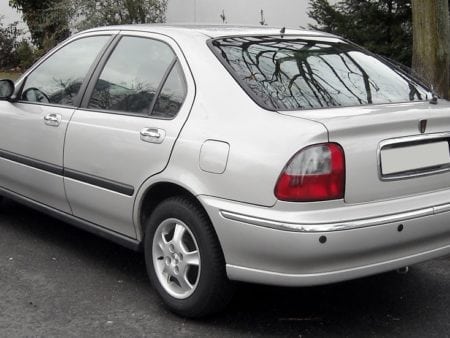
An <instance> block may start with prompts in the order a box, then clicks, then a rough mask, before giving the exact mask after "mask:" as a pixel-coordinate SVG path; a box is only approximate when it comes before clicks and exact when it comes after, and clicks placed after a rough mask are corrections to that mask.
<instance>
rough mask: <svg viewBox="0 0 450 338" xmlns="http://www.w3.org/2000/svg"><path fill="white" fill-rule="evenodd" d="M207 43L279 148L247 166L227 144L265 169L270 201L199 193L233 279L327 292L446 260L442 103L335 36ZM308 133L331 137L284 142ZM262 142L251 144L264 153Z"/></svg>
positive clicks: (445, 109)
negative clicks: (335, 285) (323, 287)
mask: <svg viewBox="0 0 450 338" xmlns="http://www.w3.org/2000/svg"><path fill="white" fill-rule="evenodd" d="M208 44H209V47H210V49H211V50H212V52H213V53H214V54H215V55H216V57H217V59H218V61H220V62H222V67H224V68H225V69H227V71H228V72H229V74H228V75H231V76H232V77H233V78H234V80H235V81H236V82H237V83H238V84H239V86H240V87H241V89H242V93H243V95H245V94H244V92H246V93H247V95H248V96H249V97H250V98H251V99H252V100H253V103H254V105H255V107H258V106H259V107H258V109H260V110H261V109H262V111H265V112H271V113H272V114H273V116H274V117H273V120H271V121H272V122H271V124H272V125H273V126H274V128H273V129H272V130H271V131H272V132H269V131H270V130H269V131H267V130H266V139H268V140H269V141H267V143H268V144H274V142H273V140H274V139H277V140H278V142H276V146H277V147H278V151H277V149H275V150H274V149H267V148H266V149H267V151H266V153H268V154H274V153H276V152H278V153H279V154H282V156H278V157H277V156H266V157H264V155H263V153H264V152H261V154H262V155H261V157H258V156H257V155H258V154H260V153H258V154H255V157H257V158H254V157H252V156H249V158H248V159H245V160H243V159H244V155H243V154H241V155H237V154H238V153H239V152H242V151H243V150H242V148H243V147H240V146H238V147H237V148H238V149H236V147H233V145H239V142H233V138H231V139H230V140H227V141H228V142H229V143H230V144H231V150H230V156H229V159H228V167H227V170H232V169H233V165H235V164H236V162H233V157H234V158H240V159H241V162H240V163H241V166H243V167H244V169H246V170H247V171H250V172H252V175H255V176H258V174H259V173H258V170H255V168H256V167H257V166H258V165H260V167H261V175H262V176H263V175H265V174H266V176H265V179H264V180H262V181H261V183H260V185H261V186H265V187H269V186H270V196H266V199H265V201H270V200H271V199H273V201H274V202H273V203H272V204H270V203H259V200H257V199H255V201H251V200H248V199H244V198H242V199H239V198H235V197H234V196H224V195H220V193H215V192H213V191H211V192H208V193H200V194H199V195H200V200H201V202H202V204H203V205H204V207H205V208H206V210H207V212H208V214H209V216H210V218H211V220H212V223H213V225H214V227H215V230H216V232H217V235H218V238H219V240H220V243H221V246H222V249H223V251H224V255H225V259H226V263H227V273H228V276H229V277H230V278H231V279H235V280H243V281H250V282H260V283H266V284H277V285H289V286H299V285H315V284H324V283H330V282H336V281H341V280H347V279H352V278H357V277H361V276H366V275H371V274H375V273H380V272H383V271H388V270H393V269H396V268H400V267H403V266H406V265H410V264H414V263H417V262H420V261H424V260H427V259H431V258H434V257H439V256H442V255H446V254H449V253H450V222H449V216H450V213H449V212H450V189H449V186H450V155H449V141H450V104H449V102H447V101H444V100H438V102H437V104H433V103H435V102H433V103H430V101H433V100H432V98H433V94H432V93H431V92H430V91H429V90H428V89H427V87H426V86H424V85H423V84H422V83H421V82H420V80H418V79H416V78H414V77H412V76H411V75H409V74H407V73H405V72H404V71H403V70H400V69H398V68H396V66H394V65H393V64H390V63H387V62H385V61H383V60H381V59H380V58H378V57H377V56H375V55H372V54H370V53H369V52H366V51H364V50H362V49H360V48H359V47H357V46H353V45H351V44H349V43H347V42H345V41H342V40H340V39H339V38H336V37H332V36H322V37H320V36H317V34H308V33H303V34H302V35H296V34H292V35H285V34H283V35H279V34H272V35H252V36H246V35H233V36H228V37H218V38H214V39H211V40H209V41H208ZM219 66H220V65H219ZM194 108H195V107H194ZM264 116H267V115H265V114H262V115H261V118H264ZM275 121H278V122H279V123H280V124H277V123H278V122H275ZM282 123H284V124H285V125H286V127H285V129H284V130H283V129H282V128H281V129H280V125H281V124H282ZM255 124H256V125H260V124H261V122H255ZM313 126H314V128H316V129H317V133H319V130H321V131H323V132H324V135H325V137H322V135H320V137H319V134H317V135H318V136H317V137H316V138H315V137H314V136H311V135H310V136H309V137H308V138H303V141H304V142H299V143H298V144H292V143H293V139H294V137H292V133H298V134H299V135H302V134H305V135H307V134H308V133H311V131H312V130H314V128H313ZM283 133H286V134H285V135H284V136H283ZM273 134H277V135H276V136H274V135H273ZM258 135H259V136H258ZM260 135H261V133H257V132H256V133H255V137H254V139H253V141H254V142H255V143H260V144H259V146H260V147H263V148H264V142H265V141H264V140H263V138H262V136H260ZM280 138H281V140H283V138H284V139H285V140H286V142H287V144H286V145H285V146H284V147H280V146H279V145H280V143H282V142H280ZM297 139H299V140H302V138H301V137H297ZM305 140H310V141H305ZM250 142H251V140H250ZM269 147H270V145H269ZM294 149H295V150H294ZM287 150H289V151H287ZM242 160H243V161H242ZM267 161H271V165H270V166H269V165H265V164H266V163H265V162H267ZM269 167H270V168H271V170H272V171H273V172H272V173H271V174H270V175H271V176H270V175H269V174H267V173H266V172H265V171H267V169H268V168H269ZM236 172H237V171H236ZM267 177H270V179H267ZM234 180H238V181H239V177H236V176H234ZM239 184H240V185H241V186H244V189H246V190H252V189H253V186H254V184H253V185H252V184H250V185H246V182H245V181H241V182H239ZM259 191H264V192H265V194H266V195H269V193H268V191H269V189H268V188H267V189H265V190H261V189H260V190H259ZM243 196H246V195H245V193H244V194H243Z"/></svg>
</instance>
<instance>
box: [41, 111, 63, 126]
mask: <svg viewBox="0 0 450 338" xmlns="http://www.w3.org/2000/svg"><path fill="white" fill-rule="evenodd" d="M44 121H45V124H46V125H47V126H51V127H58V126H59V125H60V124H61V115H60V114H48V115H45V116H44Z"/></svg>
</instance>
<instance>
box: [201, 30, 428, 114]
mask: <svg viewBox="0 0 450 338" xmlns="http://www.w3.org/2000/svg"><path fill="white" fill-rule="evenodd" d="M209 45H210V48H211V49H212V50H213V52H214V53H215V54H216V55H217V57H218V58H219V59H220V60H221V61H222V63H223V64H224V65H225V66H226V68H227V69H228V70H229V71H230V72H231V73H232V75H233V76H234V77H235V79H236V80H238V81H239V83H240V84H241V85H242V87H243V88H244V89H245V90H246V91H247V93H249V94H250V96H252V98H253V99H254V100H255V101H256V102H257V103H259V104H260V105H261V106H263V107H265V108H268V109H276V110H300V109H313V108H327V107H349V106H355V105H367V104H381V103H400V102H409V101H421V100H427V99H430V98H431V94H430V93H429V92H428V90H427V89H426V88H425V87H424V86H422V85H421V84H419V81H417V80H414V79H413V78H412V77H410V76H409V75H408V74H407V73H406V72H404V71H401V70H400V69H399V68H397V67H395V66H394V65H392V64H389V63H387V62H383V61H381V59H380V58H378V57H376V56H374V55H371V54H369V53H368V52H366V51H364V50H362V49H359V48H357V47H355V46H352V45H350V44H347V43H344V42H342V41H340V40H338V39H324V40H323V41H314V40H309V39H305V38H303V39H301V38H293V37H285V38H280V37H270V36H264V37H261V36H260V37H227V38H221V39H215V40H211V41H210V43H209Z"/></svg>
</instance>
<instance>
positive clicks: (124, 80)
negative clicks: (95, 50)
mask: <svg viewBox="0 0 450 338" xmlns="http://www.w3.org/2000/svg"><path fill="white" fill-rule="evenodd" d="M174 59H175V54H174V52H173V51H172V49H171V48H170V47H169V46H168V45H167V44H165V43H163V42H161V41H157V40H153V39H147V38H140V37H129V36H126V37H123V38H122V39H121V40H120V41H119V44H118V45H117V47H116V48H115V50H114V51H113V53H112V55H111V56H110V58H109V60H108V62H107V63H106V65H105V67H104V69H103V71H102V73H101V74H100V77H99V79H98V81H97V83H96V85H95V88H94V90H93V93H92V96H91V99H90V100H89V104H88V108H91V109H100V110H108V111H118V112H126V113H134V114H142V115H148V114H149V113H150V107H151V104H152V102H153V100H154V99H155V95H156V94H157V91H158V88H159V86H160V84H161V82H162V80H163V78H164V75H165V74H166V72H167V70H168V68H169V66H170V65H171V64H172V62H173V60H174Z"/></svg>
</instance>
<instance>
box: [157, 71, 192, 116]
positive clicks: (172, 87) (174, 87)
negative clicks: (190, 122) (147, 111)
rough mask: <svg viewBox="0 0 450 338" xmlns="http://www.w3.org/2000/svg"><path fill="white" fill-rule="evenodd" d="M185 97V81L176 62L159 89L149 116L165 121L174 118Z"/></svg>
mask: <svg viewBox="0 0 450 338" xmlns="http://www.w3.org/2000/svg"><path fill="white" fill-rule="evenodd" d="M185 97H186V81H185V78H184V75H183V71H182V69H181V66H180V63H179V62H177V63H176V64H175V65H174V66H173V68H172V70H171V72H170V74H169V76H168V77H167V80H166V82H165V83H164V85H163V87H162V89H161V93H160V94H159V96H158V99H157V100H156V103H155V107H154V108H153V111H152V114H151V115H152V116H155V117H162V118H167V119H171V118H174V117H175V115H176V114H177V113H178V111H179V110H180V108H181V106H182V104H183V102H184V98H185Z"/></svg>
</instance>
